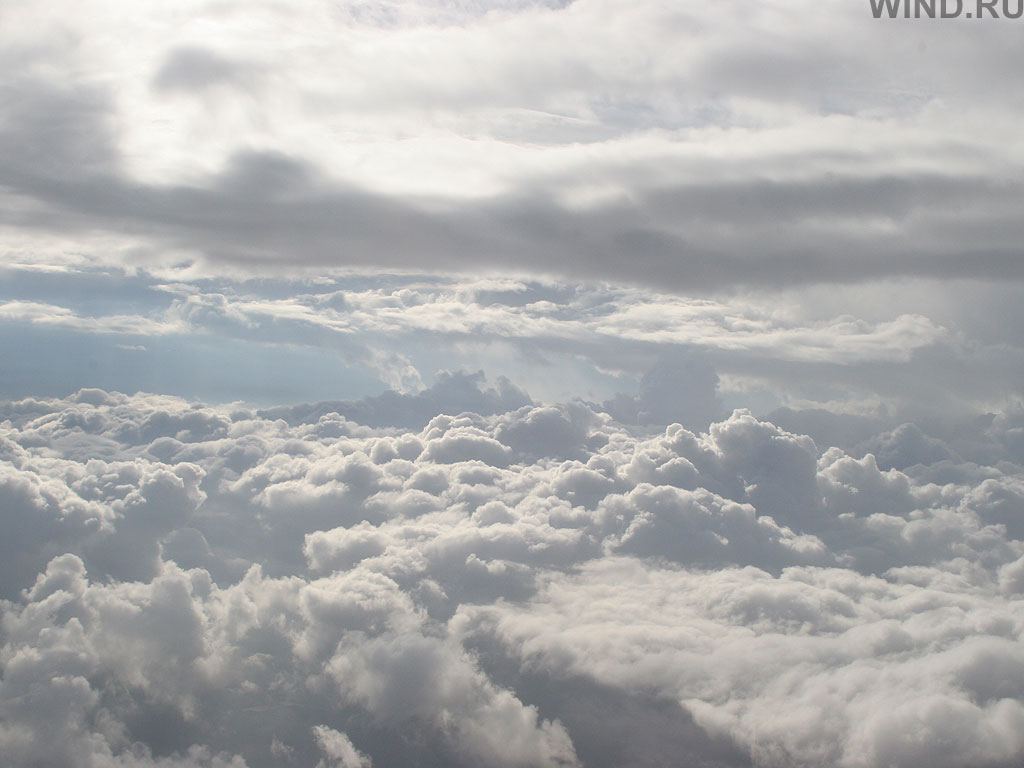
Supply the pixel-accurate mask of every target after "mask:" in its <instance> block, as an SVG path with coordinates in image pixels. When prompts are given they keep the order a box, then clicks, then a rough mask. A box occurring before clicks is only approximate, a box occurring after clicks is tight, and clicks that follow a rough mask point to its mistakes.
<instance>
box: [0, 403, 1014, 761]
mask: <svg viewBox="0 0 1024 768" xmlns="http://www.w3.org/2000/svg"><path fill="white" fill-rule="evenodd" d="M4 408H5V411H4V412H5V414H6V417H7V421H6V422H4V434H3V444H2V445H3V453H2V457H3V472H4V475H3V476H4V483H3V486H2V488H3V489H4V491H3V492H4V493H5V495H6V496H5V498H6V499H7V500H6V501H5V504H4V509H5V522H4V526H5V531H6V532H7V535H6V536H5V537H4V542H5V547H6V548H7V550H9V551H8V552H7V556H5V558H4V571H3V574H2V576H3V588H4V592H5V594H6V595H7V598H8V600H7V602H5V603H3V635H2V637H3V647H2V650H0V659H2V665H3V666H2V669H3V677H2V681H0V699H2V701H3V708H4V712H5V718H4V724H3V726H2V728H3V730H2V738H3V741H4V743H5V745H7V746H8V749H7V754H9V755H10V756H11V757H10V759H11V760H12V761H13V762H12V764H13V765H18V766H20V765H26V766H27V765H30V764H33V763H36V762H39V761H43V762H58V763H62V764H68V765H82V766H107V765H118V766H121V765H123V766H129V765H131V766H136V765H138V766H150V765H166V766H171V765H178V764H181V765H185V764H188V765H202V766H228V765H232V766H242V765H249V766H261V765H278V764H282V763H283V764H308V765H314V764H317V763H318V762H319V764H320V765H323V766H325V767H326V766H345V767H346V768H351V767H352V766H359V767H360V768H364V767H365V766H367V765H370V764H371V763H372V764H377V765H382V764H412V763H413V762H415V761H417V760H418V761H419V762H420V763H421V764H429V765H435V764H437V765H441V764H445V765H477V764H481V763H487V764H494V765H509V766H513V765H516V766H519V765H537V766H566V765H577V764H583V765H594V766H602V765H610V764H612V762H609V761H613V762H614V764H633V765H644V766H647V765H650V766H654V765H660V764H664V759H665V758H664V755H665V754H668V753H669V752H672V753H674V754H685V755H689V758H688V759H692V761H694V762H697V763H703V764H708V765H740V764H753V765H758V766H772V765H783V764H785V765H807V766H819V765H836V764H838V765H843V766H858V767H859V766H881V765H898V766H907V767H908V768H909V767H910V766H918V765H923V764H938V765H950V766H953V765H963V764H985V765H989V764H991V765H1003V764H1006V765H1009V764H1011V763H1013V762H1014V761H1015V760H1017V759H1019V756H1020V754H1022V752H1024V743H1022V742H1021V740H1020V736H1019V734H1020V733H1021V732H1022V727H1024V705H1022V701H1024V690H1021V689H1020V686H1019V685H1018V684H1017V683H1016V681H1017V680H1018V679H1019V678H1020V677H1021V674H1020V671H1021V669H1024V666H1022V665H1024V658H1022V657H1021V654H1020V653H1019V651H1018V647H1019V645H1020V639H1021V637H1020V634H1021V631H1022V627H1024V624H1022V619H1021V617H1022V613H1021V611H1022V602H1021V597H1022V593H1024V589H1022V587H1021V585H1022V584H1024V580H1022V577H1021V574H1022V573H1024V569H1022V567H1021V563H1022V562H1024V540H1022V538H1021V529H1020V525H1019V520H1018V518H1019V513H1020V504H1019V496H1020V493H1019V486H1020V483H1021V479H1020V468H1019V467H1018V466H1017V465H1015V464H1012V463H1009V462H1007V461H1003V462H1001V463H999V464H998V465H988V466H980V465H977V464H974V463H969V462H963V461H961V460H959V459H958V458H957V456H956V454H955V453H954V452H953V451H951V450H949V449H943V450H933V448H935V447H942V444H941V442H940V441H939V440H938V438H935V437H927V436H926V437H927V440H925V439H924V438H922V436H921V435H918V434H917V433H916V432H914V431H913V430H914V429H917V428H913V429H912V428H911V427H905V428H901V429H900V430H898V431H897V433H883V434H879V436H878V437H877V438H875V439H874V442H873V443H871V444H877V445H879V446H886V447H888V446H893V445H896V444H902V443H901V442H900V441H906V440H907V439H908V438H907V437H906V436H907V435H909V436H910V445H911V446H917V447H918V448H919V447H920V446H921V445H922V444H925V445H927V446H931V447H930V448H929V452H927V453H926V454H924V455H922V453H921V451H920V450H917V448H915V451H916V452H915V453H914V454H913V455H914V456H915V457H916V458H917V459H918V461H917V463H915V464H914V465H913V466H911V467H908V472H904V471H901V470H899V469H895V468H891V469H882V468H880V467H879V463H878V461H877V459H876V457H875V456H874V455H873V454H871V453H865V454H863V455H850V454H848V453H845V452H844V451H842V450H841V449H838V448H834V447H833V448H827V449H826V448H824V447H822V446H818V445H816V444H815V442H814V441H813V440H811V439H810V438H808V437H806V436H802V435H799V434H794V433H790V432H787V431H785V430H783V429H781V428H780V427H778V426H776V425H773V424H771V423H768V422H764V421H760V420H758V419H756V418H754V417H753V416H751V415H750V414H749V413H747V412H736V413H734V414H733V415H732V416H730V417H729V418H727V419H725V420H723V421H719V422H716V423H714V424H712V425H711V427H710V429H709V430H708V431H707V432H704V433H694V432H691V431H689V430H687V429H685V428H684V427H682V426H680V425H678V424H676V425H670V426H668V427H667V428H664V429H662V430H656V431H654V432H653V433H652V432H649V431H646V430H640V429H637V428H632V429H630V428H626V427H624V426H623V425H621V424H619V423H618V422H616V421H615V420H614V419H613V418H612V417H610V416H609V415H607V414H603V413H600V412H595V411H593V410H592V409H590V408H588V407H587V406H584V405H583V404H581V403H573V404H569V405H561V406H525V407H521V408H515V409H513V410H509V411H507V412H505V413H497V414H491V415H486V414H473V413H461V414H457V415H447V414H437V415H435V417H434V418H432V419H431V420H430V421H429V422H428V423H427V424H426V425H425V426H423V427H422V428H421V429H420V430H419V431H417V432H406V431H403V430H402V429H396V428H370V427H366V426H361V425H359V424H357V423H355V422H352V421H349V420H347V419H345V418H344V417H342V416H340V415H339V414H336V413H335V414H331V413H324V414H321V415H318V416H316V418H315V420H313V419H312V418H297V419H295V420H294V421H293V425H289V424H288V423H287V422H285V421H283V420H280V419H274V418H271V417H270V416H260V415H258V414H256V413H254V412H253V411H251V410H246V409H234V410H231V409H225V408H214V407H207V406H201V405H198V404H190V403H187V402H184V401H181V400H177V399H175V398H169V397H157V396H144V395H137V396H133V397H127V396H124V395H119V394H117V393H107V392H103V391H98V390H83V391H81V392H79V393H78V394H76V395H75V396H73V397H69V398H65V399H50V400H44V399H33V400H23V401H17V402H10V403H7V404H6V405H5V406H4ZM313 414H314V415H315V410H314V411H313ZM1002 434H1003V432H999V433H998V435H997V434H996V433H993V435H992V437H991V438H990V439H991V441H992V442H991V446H990V450H993V451H995V450H998V449H999V446H1001V445H1002V443H1001V442H999V441H1000V440H1002V437H1001V435H1002ZM98 450H100V451H102V452H104V453H105V454H106V458H105V459H102V460H100V459H96V458H93V456H94V455H95V454H96V452H97V451H98ZM903 463H905V462H903ZM952 468H956V470H957V471H956V472H955V473H954V472H953V469H952ZM909 470H914V471H913V472H909ZM936 472H940V473H945V474H946V475H950V476H952V475H954V474H956V475H957V476H958V477H959V479H958V480H957V481H954V482H946V483H944V484H941V485H940V484H937V483H935V482H933V481H932V480H930V479H929V478H928V475H929V473H932V474H934V473H936ZM971 478H973V479H971ZM574 692H575V693H574ZM585 702H590V703H589V704H585ZM601 712H605V713H607V714H606V715H599V714H598V713H601ZM612 712H616V713H617V714H615V715H614V716H612V714H611V713H612ZM883 713H884V714H883ZM595 717H601V718H605V717H607V728H605V729H604V730H603V732H602V729H601V728H599V727H597V725H596V721H595V719H594V718H595ZM631 718H632V719H631ZM636 728H641V729H642V730H643V732H644V733H645V734H646V735H645V737H644V739H643V743H642V744H641V743H640V742H639V741H638V740H637V739H635V738H634V737H627V736H626V735H625V734H626V733H627V731H629V730H630V729H636ZM612 733H619V734H620V735H621V738H619V739H618V741H619V744H618V746H615V747H610V746H602V745H605V744H606V742H607V740H608V739H609V738H610V734H612ZM617 738H618V737H617ZM627 745H628V749H627ZM624 749H626V750H627V751H626V752H623V751H622V750H624ZM659 754H661V755H662V756H661V757H659V756H658V755H659Z"/></svg>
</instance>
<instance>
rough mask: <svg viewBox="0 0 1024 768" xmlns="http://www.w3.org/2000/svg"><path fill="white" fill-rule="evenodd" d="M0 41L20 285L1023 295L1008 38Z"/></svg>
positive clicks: (46, 17) (513, 28) (851, 19)
mask: <svg viewBox="0 0 1024 768" xmlns="http://www.w3.org/2000/svg"><path fill="white" fill-rule="evenodd" d="M170 30H173V31H174V34H173V35H171V34H168V32H169V31H170ZM2 34H3V36H4V37H3V48H4V50H5V51H6V53H5V54H4V61H3V63H4V64H5V66H4V71H5V72H7V73H8V74H7V75H5V76H4V78H3V80H2V83H0V87H2V88H3V91H4V93H5V103H6V104H7V105H8V108H7V109H6V110H5V115H4V118H3V122H2V124H0V150H2V151H0V156H2V157H3V158H4V160H3V165H2V175H3V178H4V195H5V199H6V201H7V203H8V204H6V205H5V207H4V208H5V213H4V217H3V222H2V223H3V225H4V227H5V233H6V234H7V235H8V238H9V240H8V242H10V243H11V244H12V249H13V250H14V251H15V252H17V251H19V250H21V251H22V252H24V250H25V249H26V248H27V250H28V251H30V252H32V253H33V256H32V260H34V261H46V262H48V263H67V262H68V261H73V262H77V261H79V260H80V258H81V256H85V257H86V258H88V259H92V260H94V261H98V262H100V263H105V264H110V263H131V264H137V263H138V260H139V258H140V257H141V258H143V259H144V260H145V261H146V262H147V263H150V264H152V265H160V266H162V267H168V266H171V265H175V264H181V263H182V262H185V261H187V262H190V263H193V264H194V265H196V268H197V269H199V270H201V271H204V272H206V273H207V274H209V273H211V271H212V272H214V273H218V272H220V271H222V270H225V269H229V270H230V269H233V270H236V271H241V272H244V273H249V274H251V273H252V272H253V271H260V272H264V273H271V274H282V273H286V274H287V273H292V272H294V270H296V269H300V270H301V269H303V268H311V269H315V270H316V271H323V270H324V269H328V268H334V267H339V266H348V267H352V266H359V267H371V268H376V267H379V266H381V265H384V266H387V267H389V268H392V269H401V268H406V269H413V270H422V269H424V268H425V267H426V268H430V269H440V270H448V271H463V272H465V271H472V272H476V271H478V270H480V269H484V270H486V271H489V272H499V271H500V272H508V271H520V272H529V273H534V274H536V273H544V274H548V275H560V276H562V277H568V278H570V279H580V278H598V279H611V280H615V281H620V282H622V281H628V282H640V283H646V284H648V285H656V286H658V287H661V288H664V287H669V288H671V289H673V290H677V291H680V290H686V291H693V290H710V289H721V288H723V287H730V286H735V285H747V286H750V285H756V286H766V285H770V286H774V287H779V288H785V287H787V286H791V285H793V284H804V283H808V282H810V283H815V282H821V281H825V282H832V283H848V282H862V281H871V280H877V279H881V278H891V277H899V276H917V277H930V278H957V277H971V278H979V277H981V278H987V279H994V280H998V279H1012V280H1014V281H1018V280H1019V278H1020V259H1019V258H1018V256H1019V247H1018V243H1019V241H1020V234H1021V232H1020V226H1019V221H1018V217H1017V216H1016V211H1017V210H1019V208H1020V202H1021V194H1022V190H1021V186H1020V183H1019V173H1018V172H1017V170H1018V169H1019V165H1020V162H1021V153H1020V151H1019V150H1020V146H1019V142H1018V141H1017V130H1016V127H1017V124H1018V110H1019V107H1020V105H1019V103H1018V101H1017V100H1016V99H1015V97H1014V96H1012V94H1010V93H1007V92H1004V90H1002V89H1000V87H999V85H998V83H997V79H995V78H993V77H992V76H991V73H992V72H993V71H1014V70H1015V69H1018V68H1019V65H1020V53H1019V46H1017V44H1016V35H1015V29H1014V24H1013V23H1012V22H1010V21H1008V20H1003V21H1002V22H1000V21H998V20H996V21H991V20H990V21H989V22H985V21H977V20H975V21H973V22H971V21H967V20H966V19H961V20H958V21H947V22H942V23H935V22H931V23H929V22H927V21H915V20H888V21H885V20H876V19H874V18H873V17H872V14H871V13H870V8H869V5H868V3H866V2H865V3H863V4H860V3H843V4H834V5H826V6H823V5H821V4H820V3H814V2H805V1H804V0H788V1H787V2H785V3H780V4H775V5H772V6H771V7H765V8H758V9H757V10H751V9H750V8H749V7H748V5H747V4H744V3H740V2H722V3H716V4H715V5H714V6H708V7H704V6H701V7H700V8H699V9H692V8H691V9H688V8H679V7H678V6H677V5H676V4H673V3H665V2H660V1H659V0H645V2H637V3H631V4H629V5H628V6H622V5H621V4H619V3H614V2H607V1H606V0H581V1H580V2H575V3H539V2H538V3H532V2H531V3H459V4H455V5H452V4H441V3H430V2H413V3H387V4H376V3H375V4H368V3H363V2H343V3H334V2H330V3H328V2H315V3H310V4H307V5H305V6H304V7H303V9H302V11H301V12H298V11H295V10H294V9H289V10H287V11H286V10H285V9H284V8H283V7H282V6H280V5H279V4H278V3H276V2H272V1H271V0H267V1H266V2H259V3H246V4H244V5H242V4H235V3H228V4H215V5H210V4H208V3H206V2H201V1H200V0H196V2H190V3H186V4H184V5H178V6H175V7H174V8H173V9H145V10H143V9H138V8H133V7H128V6H125V5H124V4H123V3H120V2H115V0H103V1H101V2H95V3H92V4H91V6H90V13H88V14H75V13H65V12H64V9H63V8H62V7H61V3H60V2H58V0H50V1H49V2H47V3H44V4H42V5H39V4H28V3H14V4H11V5H10V7H9V8H8V9H7V11H6V13H5V24H4V32H3V33H2ZM824 41H828V43H825V42H824ZM14 244H17V245H14ZM69 251H71V252H72V253H73V254H78V256H74V255H71V254H69V253H68V252H69Z"/></svg>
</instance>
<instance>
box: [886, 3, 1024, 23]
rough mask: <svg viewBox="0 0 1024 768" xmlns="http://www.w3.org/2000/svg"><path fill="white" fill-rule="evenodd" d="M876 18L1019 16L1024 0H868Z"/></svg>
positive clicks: (997, 17) (1023, 12) (1005, 17)
mask: <svg viewBox="0 0 1024 768" xmlns="http://www.w3.org/2000/svg"><path fill="white" fill-rule="evenodd" d="M868 1H869V2H870V3H871V13H872V14H873V15H874V17H875V18H876V19H881V18H890V19H901V18H902V19H957V18H961V17H962V18H965V19H1019V18H1021V16H1022V15H1024V0H968V2H964V0H868Z"/></svg>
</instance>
